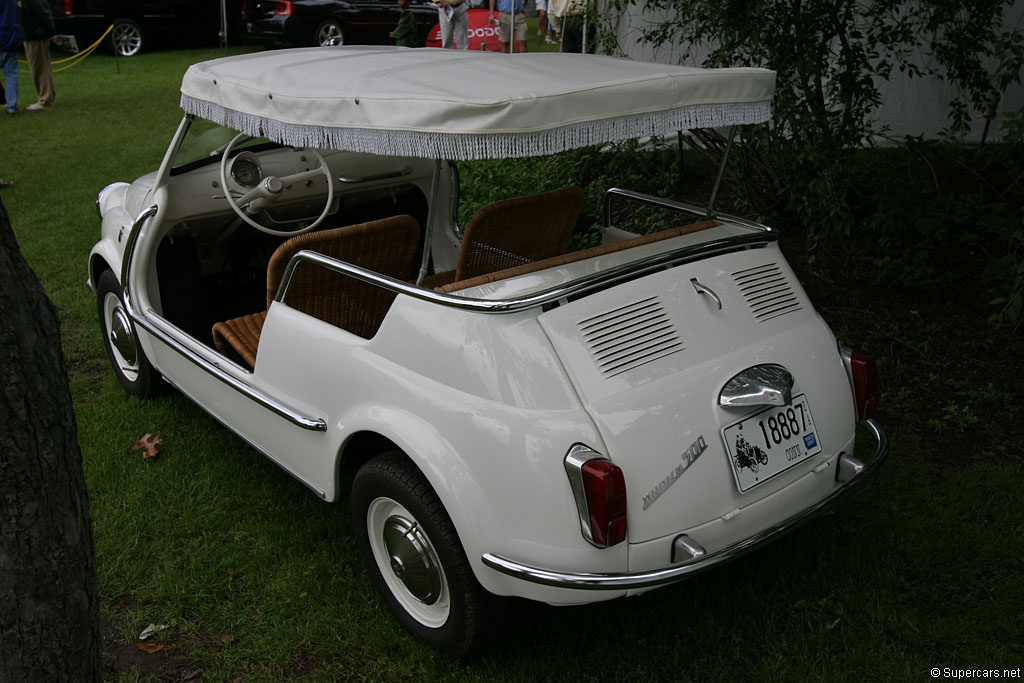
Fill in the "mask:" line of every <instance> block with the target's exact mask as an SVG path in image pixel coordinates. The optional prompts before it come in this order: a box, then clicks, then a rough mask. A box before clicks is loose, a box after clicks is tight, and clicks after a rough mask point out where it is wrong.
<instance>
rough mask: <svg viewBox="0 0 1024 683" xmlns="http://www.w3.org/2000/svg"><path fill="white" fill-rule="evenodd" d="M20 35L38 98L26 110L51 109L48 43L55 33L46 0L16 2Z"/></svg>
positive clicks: (51, 91) (51, 94) (50, 72)
mask: <svg viewBox="0 0 1024 683" xmlns="http://www.w3.org/2000/svg"><path fill="white" fill-rule="evenodd" d="M18 9H19V11H20V13H21V33H22V37H23V40H24V41H25V43H24V44H25V59H26V61H28V70H29V72H31V74H32V80H33V81H35V84H36V93H37V94H38V96H39V99H37V100H36V102H35V103H34V104H30V105H28V107H26V109H28V110H29V111H39V110H40V109H53V103H54V88H53V67H51V66H50V41H51V40H53V36H54V34H55V33H56V32H57V29H56V27H55V26H54V23H53V13H52V12H51V11H50V5H49V3H48V2H47V0H18Z"/></svg>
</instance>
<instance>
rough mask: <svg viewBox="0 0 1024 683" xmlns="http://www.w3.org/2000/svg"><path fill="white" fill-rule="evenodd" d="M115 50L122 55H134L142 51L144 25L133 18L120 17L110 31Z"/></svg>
mask: <svg viewBox="0 0 1024 683" xmlns="http://www.w3.org/2000/svg"><path fill="white" fill-rule="evenodd" d="M110 39H111V40H112V41H113V43H114V51H115V52H116V53H117V54H119V55H121V56H122V57H133V56H135V55H137V54H139V52H141V51H142V45H143V34H142V27H141V26H139V25H138V24H136V23H135V22H134V21H132V20H131V19H118V20H117V21H115V22H114V28H113V30H112V31H111V32H110Z"/></svg>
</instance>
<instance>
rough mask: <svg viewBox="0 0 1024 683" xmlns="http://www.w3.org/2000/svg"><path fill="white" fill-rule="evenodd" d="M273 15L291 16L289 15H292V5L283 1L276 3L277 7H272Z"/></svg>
mask: <svg viewBox="0 0 1024 683" xmlns="http://www.w3.org/2000/svg"><path fill="white" fill-rule="evenodd" d="M274 14H286V15H288V16H291V14H292V3H291V2H286V1H285V0H281V1H279V2H278V3H277V6H276V7H274Z"/></svg>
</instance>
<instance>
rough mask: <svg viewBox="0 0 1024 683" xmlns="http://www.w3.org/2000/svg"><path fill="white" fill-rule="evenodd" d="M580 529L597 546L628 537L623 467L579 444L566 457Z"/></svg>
mask: <svg viewBox="0 0 1024 683" xmlns="http://www.w3.org/2000/svg"><path fill="white" fill-rule="evenodd" d="M565 471H566V474H568V475H569V483H570V485H571V486H572V492H573V497H574V498H575V500H576V509H577V511H578V512H579V517H580V531H581V532H582V533H583V537H584V538H585V539H587V541H588V542H589V543H590V544H592V545H594V546H597V547H598V548H609V547H611V546H613V545H616V544H618V543H622V542H623V541H624V540H626V480H625V477H623V475H622V469H621V468H620V467H619V466H618V465H616V464H615V463H613V462H612V461H611V460H608V459H607V458H604V457H602V456H601V455H600V454H599V453H597V452H596V451H593V450H591V449H589V448H587V447H586V446H583V445H581V444H577V445H575V446H573V447H572V449H571V450H570V451H569V453H568V455H566V456H565Z"/></svg>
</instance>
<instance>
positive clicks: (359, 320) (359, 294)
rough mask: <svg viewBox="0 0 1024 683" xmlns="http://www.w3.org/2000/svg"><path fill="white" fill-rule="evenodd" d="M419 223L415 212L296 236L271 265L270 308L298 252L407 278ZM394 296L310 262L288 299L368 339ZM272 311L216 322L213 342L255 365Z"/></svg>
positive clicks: (292, 304) (295, 277)
mask: <svg viewBox="0 0 1024 683" xmlns="http://www.w3.org/2000/svg"><path fill="white" fill-rule="evenodd" d="M419 232H420V228H419V224H418V223H417V222H416V219H415V218H413V217H412V216H394V217H392V218H385V219H383V220H378V221H371V222H369V223H360V224H359V225H349V226H346V227H344V228H335V229H333V230H324V231H322V232H312V233H307V234H305V235H298V236H296V237H293V238H291V239H290V240H288V241H287V242H285V243H284V244H282V245H281V246H279V247H278V248H277V250H276V251H275V252H274V254H273V255H272V256H271V257H270V263H269V264H268V265H267V308H268V309H269V308H270V303H271V301H273V299H274V296H275V295H276V294H277V289H278V286H279V285H280V284H281V279H282V277H283V276H284V271H285V268H286V267H287V265H288V262H289V261H290V260H291V258H292V256H294V255H295V254H296V253H297V252H299V251H302V250H309V251H315V252H318V253H320V254H324V255H325V256H331V257H333V258H336V259H339V260H341V261H346V262H348V263H351V264H353V265H357V266H360V267H362V268H366V269H367V270H372V271H374V272H377V273H380V274H382V275H387V276H389V277H393V278H395V279H397V280H405V279H407V278H408V277H409V276H410V273H412V271H413V259H414V256H415V252H416V246H417V241H418V238H419ZM394 298H395V294H394V293H392V292H390V291H388V290H386V289H382V288H380V287H376V286H374V285H372V284H370V283H366V282H362V281H360V280H357V279H355V278H353V277H350V276H347V275H343V274H340V273H335V272H333V271H330V270H328V269H326V268H321V267H319V266H317V265H314V264H310V263H303V264H300V265H299V267H298V268H297V269H296V271H295V273H294V275H293V276H292V280H291V283H290V285H289V287H288V293H287V296H286V298H285V303H286V304H287V305H288V306H290V307H292V308H295V309H297V310H300V311H302V312H303V313H307V314H309V315H311V316H314V317H316V318H318V319H320V320H323V321H324V322H328V323H330V324H332V325H335V326H337V327H340V328H342V329H345V330H348V331H349V332H352V333H353V334H357V335H359V336H361V337H364V338H366V339H369V338H371V337H372V336H373V335H374V334H376V333H377V328H378V327H380V324H381V322H382V321H383V320H384V316H385V315H386V314H387V312H388V309H389V308H390V306H391V302H392V301H393V300H394ZM266 318H267V311H261V312H259V313H253V314H251V315H245V316H242V317H239V318H234V319H232V320H228V321H225V322H220V323H216V324H215V325H214V326H213V341H214V344H215V345H216V347H217V350H218V351H220V352H221V353H223V354H225V355H230V354H231V353H232V352H235V353H237V354H238V356H239V357H241V359H242V360H243V361H245V362H246V363H247V364H248V365H249V367H251V368H255V367H256V349H257V347H258V345H259V341H260V332H261V331H262V330H263V323H264V321H265V320H266Z"/></svg>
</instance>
